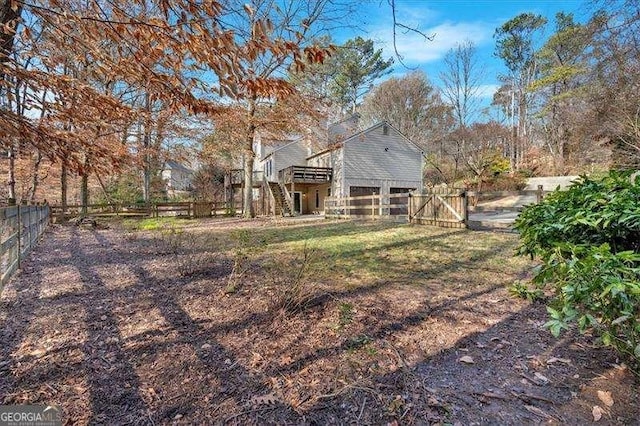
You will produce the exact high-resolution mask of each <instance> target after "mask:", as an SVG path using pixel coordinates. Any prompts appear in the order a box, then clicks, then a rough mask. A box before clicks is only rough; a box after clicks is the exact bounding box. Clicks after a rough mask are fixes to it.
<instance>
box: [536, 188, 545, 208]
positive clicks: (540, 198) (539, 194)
mask: <svg viewBox="0 0 640 426" xmlns="http://www.w3.org/2000/svg"><path fill="white" fill-rule="evenodd" d="M543 196H544V194H543V193H542V185H538V191H537V192H536V204H540V203H541V202H542V198H543Z"/></svg>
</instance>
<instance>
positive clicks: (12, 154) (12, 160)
mask: <svg viewBox="0 0 640 426" xmlns="http://www.w3.org/2000/svg"><path fill="white" fill-rule="evenodd" d="M8 184H9V205H10V206H15V205H16V150H15V146H14V145H13V144H11V146H10V147H9V182H8Z"/></svg>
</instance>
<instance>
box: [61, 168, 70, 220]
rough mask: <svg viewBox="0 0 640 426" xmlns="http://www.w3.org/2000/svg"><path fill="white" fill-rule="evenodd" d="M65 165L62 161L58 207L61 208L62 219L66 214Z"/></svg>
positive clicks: (66, 185) (66, 186)
mask: <svg viewBox="0 0 640 426" xmlns="http://www.w3.org/2000/svg"><path fill="white" fill-rule="evenodd" d="M67 188H68V184H67V163H66V162H65V161H64V160H63V161H62V165H61V166H60V206H61V207H62V213H61V214H62V218H64V215H65V214H66V212H67Z"/></svg>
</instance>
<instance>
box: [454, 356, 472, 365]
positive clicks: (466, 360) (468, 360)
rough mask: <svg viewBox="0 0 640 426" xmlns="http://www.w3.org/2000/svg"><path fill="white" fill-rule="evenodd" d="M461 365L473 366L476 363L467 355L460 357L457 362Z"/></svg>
mask: <svg viewBox="0 0 640 426" xmlns="http://www.w3.org/2000/svg"><path fill="white" fill-rule="evenodd" d="M458 361H460V362H462V363H465V364H475V363H476V362H475V361H474V360H473V358H471V357H470V356H469V355H465V356H463V357H460V359H459V360H458Z"/></svg>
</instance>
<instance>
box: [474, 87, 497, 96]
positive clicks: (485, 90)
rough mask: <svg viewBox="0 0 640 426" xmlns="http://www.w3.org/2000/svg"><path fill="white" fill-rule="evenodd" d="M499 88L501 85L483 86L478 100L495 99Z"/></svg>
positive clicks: (478, 92)
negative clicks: (494, 96)
mask: <svg viewBox="0 0 640 426" xmlns="http://www.w3.org/2000/svg"><path fill="white" fill-rule="evenodd" d="M499 88H500V85H499V84H482V85H480V86H479V87H478V91H477V94H476V96H477V97H478V98H493V95H494V94H495V93H496V92H497V91H498V89H499Z"/></svg>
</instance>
